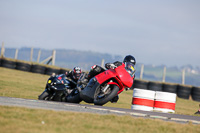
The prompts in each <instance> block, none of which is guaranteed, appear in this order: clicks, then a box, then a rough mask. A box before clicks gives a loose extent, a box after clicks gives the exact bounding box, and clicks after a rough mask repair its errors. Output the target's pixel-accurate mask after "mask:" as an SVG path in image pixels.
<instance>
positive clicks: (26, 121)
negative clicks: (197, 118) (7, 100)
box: [0, 106, 200, 133]
mask: <svg viewBox="0 0 200 133" xmlns="http://www.w3.org/2000/svg"><path fill="white" fill-rule="evenodd" d="M0 120H1V121H0V129H1V132H2V133H77V132H80V133H133V132H136V133H146V132H148V133H199V132H200V126H199V125H193V124H191V123H189V124H180V123H175V122H165V121H163V120H158V119H143V118H134V117H130V116H117V115H99V114H91V113H77V112H64V111H51V110H42V109H28V108H17V107H7V106H1V109H0Z"/></svg>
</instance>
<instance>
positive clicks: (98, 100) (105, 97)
mask: <svg viewBox="0 0 200 133" xmlns="http://www.w3.org/2000/svg"><path fill="white" fill-rule="evenodd" d="M105 87H106V85H104V86H100V87H99V88H97V90H96V92H95V95H94V104H95V105H104V104H106V103H107V102H109V101H110V100H112V99H113V98H114V97H115V96H116V95H117V93H118V91H119V87H118V86H117V85H109V87H108V88H107V89H106V92H103V89H104V88H105Z"/></svg>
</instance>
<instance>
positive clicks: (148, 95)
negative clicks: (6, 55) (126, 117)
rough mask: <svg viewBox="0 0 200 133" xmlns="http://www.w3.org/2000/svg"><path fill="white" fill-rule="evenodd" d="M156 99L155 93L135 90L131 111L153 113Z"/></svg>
mask: <svg viewBox="0 0 200 133" xmlns="http://www.w3.org/2000/svg"><path fill="white" fill-rule="evenodd" d="M154 97H155V91H151V90H144V89H137V88H134V90H133V99H132V106H131V109H135V110H144V111H153V106H154Z"/></svg>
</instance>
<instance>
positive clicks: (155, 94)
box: [131, 88, 176, 113]
mask: <svg viewBox="0 0 200 133" xmlns="http://www.w3.org/2000/svg"><path fill="white" fill-rule="evenodd" d="M175 105H176V94H175V93H170V92H160V91H152V90H144V89H137V88H134V90H133V98H132V106H131V109H134V110H144V111H159V112H164V113H174V112H175Z"/></svg>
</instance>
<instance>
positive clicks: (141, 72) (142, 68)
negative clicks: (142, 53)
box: [140, 64, 144, 79]
mask: <svg viewBox="0 0 200 133" xmlns="http://www.w3.org/2000/svg"><path fill="white" fill-rule="evenodd" d="M143 72H144V64H142V65H141V70H140V79H142V78H143Z"/></svg>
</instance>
